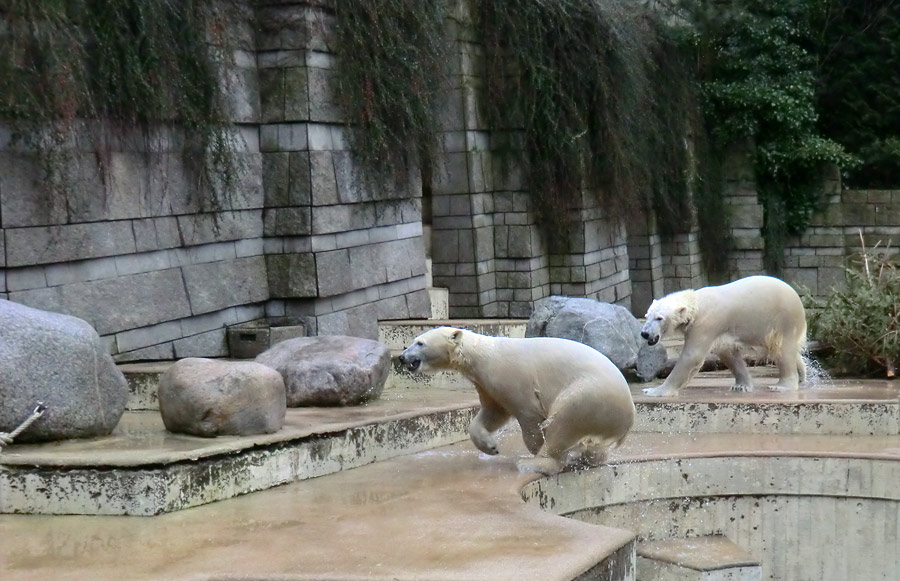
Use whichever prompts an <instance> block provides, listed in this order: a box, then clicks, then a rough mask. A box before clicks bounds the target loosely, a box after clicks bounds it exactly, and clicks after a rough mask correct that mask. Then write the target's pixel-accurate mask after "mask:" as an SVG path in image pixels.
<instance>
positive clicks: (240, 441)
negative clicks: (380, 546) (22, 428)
mask: <svg viewBox="0 0 900 581" xmlns="http://www.w3.org/2000/svg"><path fill="white" fill-rule="evenodd" d="M477 403H478V398H477V396H476V395H475V393H474V392H473V391H471V392H470V391H469V390H465V391H451V390H439V391H434V390H420V391H419V392H416V393H411V392H402V393H398V392H386V393H385V394H383V396H382V397H381V399H379V400H376V401H373V402H369V403H368V404H367V405H365V406H358V407H353V408H291V409H288V411H287V416H286V418H285V425H284V427H283V428H282V429H281V430H280V431H278V432H276V433H274V434H265V435H259V436H222V437H218V438H197V437H192V436H186V435H182V434H172V433H169V432H167V431H166V430H165V427H164V426H163V423H162V419H161V417H160V415H159V413H158V412H152V411H151V412H127V413H126V414H125V415H124V416H123V418H122V420H121V421H120V422H119V425H118V427H117V428H116V430H115V431H114V432H113V434H112V435H110V436H107V437H103V438H93V439H87V440H67V441H64V442H53V443H49V444H30V445H29V444H23V445H12V446H9V447H8V448H4V450H3V455H2V457H0V460H2V463H0V513H27V514H92V515H132V516H152V515H156V514H160V513H166V512H172V511H177V510H182V509H185V508H189V507H192V506H198V505H201V504H206V503H209V502H214V501H217V500H224V499H227V498H232V497H235V496H240V495H242V494H246V493H248V492H254V491H258V490H265V489H267V488H272V487H274V486H278V485H281V484H286V483H289V482H294V481H298V480H305V479H308V478H313V477H317V476H322V475H325V474H332V473H335V472H340V471H342V470H347V469H350V468H355V467H358V466H362V465H364V464H370V463H372V462H378V461H382V460H386V459H389V458H393V457H396V456H401V455H405V454H411V453H415V452H421V451H424V450H431V449H433V448H437V447H440V446H445V445H448V444H452V443H455V442H460V441H463V440H466V439H467V438H468V426H469V422H470V421H471V420H472V418H473V417H474V415H475V411H476V408H477Z"/></svg>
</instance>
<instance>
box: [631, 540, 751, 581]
mask: <svg viewBox="0 0 900 581" xmlns="http://www.w3.org/2000/svg"><path fill="white" fill-rule="evenodd" d="M636 553H637V578H638V579H667V580H669V581H760V580H761V579H762V567H761V566H760V563H759V559H755V558H753V557H752V556H751V555H750V553H748V552H747V551H745V550H744V549H742V548H741V547H739V546H737V545H736V544H734V543H733V542H731V541H730V540H729V539H728V538H727V537H725V536H724V535H708V536H702V537H689V538H684V539H671V540H667V541H645V542H641V543H638V545H637V549H636Z"/></svg>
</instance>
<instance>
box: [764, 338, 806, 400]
mask: <svg viewBox="0 0 900 581" xmlns="http://www.w3.org/2000/svg"><path fill="white" fill-rule="evenodd" d="M780 347H781V348H780V350H779V351H778V355H777V357H776V360H775V361H776V363H777V365H778V383H777V384H775V385H773V386H771V387H770V388H769V391H796V390H797V389H798V388H799V387H800V382H801V381H805V380H806V364H805V363H804V362H803V357H802V355H801V353H800V347H799V345H798V342H793V341H782V342H781V346H780Z"/></svg>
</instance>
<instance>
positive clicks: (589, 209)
mask: <svg viewBox="0 0 900 581" xmlns="http://www.w3.org/2000/svg"><path fill="white" fill-rule="evenodd" d="M453 6H454V13H453V14H452V16H451V18H450V20H449V22H448V27H447V35H448V40H449V42H450V43H451V44H452V46H454V47H455V50H454V53H453V59H452V66H453V70H454V72H456V73H457V75H456V76H455V82H454V84H453V86H451V87H450V89H449V90H448V91H447V93H446V96H445V103H444V106H443V110H444V112H445V114H444V116H443V117H442V120H441V121H442V125H443V130H444V133H443V140H442V141H443V151H442V155H441V156H440V160H439V163H438V166H437V167H436V168H435V171H434V173H433V179H432V183H431V190H430V191H431V195H432V197H433V202H432V205H431V208H432V216H430V220H431V223H432V225H433V234H432V236H433V238H432V257H431V258H432V260H433V272H434V284H435V286H441V287H446V288H448V289H449V291H450V315H451V317H460V318H461V317H522V318H527V317H528V316H530V314H531V311H532V309H533V306H534V301H536V300H538V299H540V298H543V297H546V296H549V295H550V294H570V295H573V296H590V297H594V298H599V299H600V300H606V301H610V302H618V303H620V304H624V305H626V306H627V305H629V304H630V295H631V288H630V283H629V281H628V258H627V249H626V244H625V233H624V231H623V230H621V229H620V228H616V227H614V226H613V225H611V224H610V223H609V222H608V220H606V219H605V218H604V217H603V215H602V212H601V211H600V209H599V208H597V207H595V204H593V203H591V202H585V203H583V204H582V206H581V207H580V208H575V209H572V211H573V212H575V213H576V214H577V216H576V218H577V226H574V227H573V231H572V232H570V233H569V234H570V235H571V236H569V238H570V240H571V244H570V248H568V249H566V251H565V252H561V253H554V252H552V251H551V250H550V249H549V247H548V244H547V240H546V236H547V232H546V231H545V230H544V228H543V227H542V226H541V225H540V224H539V222H538V216H537V214H536V212H535V210H534V206H533V203H532V201H531V200H530V196H529V193H528V192H527V190H526V189H525V183H524V180H523V176H524V172H525V171H526V168H525V166H524V163H525V162H522V161H521V160H516V159H514V156H513V155H505V156H502V157H501V154H500V153H499V152H500V151H502V150H505V151H516V150H517V149H519V150H520V149H521V144H520V141H521V137H522V135H521V132H520V131H518V130H517V129H516V128H510V129H509V130H508V131H506V132H488V130H487V123H486V120H485V115H484V112H483V110H482V106H483V100H482V89H483V86H484V78H483V74H482V72H481V71H482V69H481V67H482V64H483V56H484V55H483V47H482V45H481V44H479V42H478V39H477V38H475V34H474V32H473V31H474V27H473V26H472V20H471V13H470V11H469V8H470V5H469V3H468V2H466V1H460V2H455V3H454V5H453ZM588 199H589V196H585V200H588ZM559 234H560V238H564V237H565V236H564V235H565V234H566V233H562V232H561V233H559Z"/></svg>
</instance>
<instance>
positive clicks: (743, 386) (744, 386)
mask: <svg viewBox="0 0 900 581" xmlns="http://www.w3.org/2000/svg"><path fill="white" fill-rule="evenodd" d="M730 391H744V392H750V391H753V384H750V383H735V384H734V385H732V386H731V388H730Z"/></svg>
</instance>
